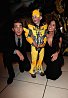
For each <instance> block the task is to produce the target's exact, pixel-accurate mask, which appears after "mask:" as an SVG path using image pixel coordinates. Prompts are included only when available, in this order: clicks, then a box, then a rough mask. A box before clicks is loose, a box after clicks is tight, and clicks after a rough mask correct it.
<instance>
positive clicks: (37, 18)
mask: <svg viewBox="0 0 68 98" xmlns="http://www.w3.org/2000/svg"><path fill="white" fill-rule="evenodd" d="M32 20H33V22H34V23H35V24H36V25H37V24H40V20H41V16H40V17H37V16H32Z"/></svg>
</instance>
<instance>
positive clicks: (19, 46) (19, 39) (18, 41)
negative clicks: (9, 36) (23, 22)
mask: <svg viewBox="0 0 68 98" xmlns="http://www.w3.org/2000/svg"><path fill="white" fill-rule="evenodd" d="M18 47H20V38H18Z"/></svg>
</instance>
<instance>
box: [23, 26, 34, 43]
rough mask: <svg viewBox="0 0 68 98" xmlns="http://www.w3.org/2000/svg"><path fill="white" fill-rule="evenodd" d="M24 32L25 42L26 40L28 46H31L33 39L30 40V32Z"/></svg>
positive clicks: (27, 30) (26, 30)
mask: <svg viewBox="0 0 68 98" xmlns="http://www.w3.org/2000/svg"><path fill="white" fill-rule="evenodd" d="M24 31H25V37H26V40H27V41H28V42H29V43H30V44H32V43H33V39H32V37H31V34H30V30H29V29H26V28H24Z"/></svg>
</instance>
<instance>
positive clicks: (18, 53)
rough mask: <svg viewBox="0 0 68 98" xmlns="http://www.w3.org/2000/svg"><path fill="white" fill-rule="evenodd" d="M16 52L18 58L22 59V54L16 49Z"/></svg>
mask: <svg viewBox="0 0 68 98" xmlns="http://www.w3.org/2000/svg"><path fill="white" fill-rule="evenodd" d="M16 54H17V55H18V56H19V58H20V60H22V61H23V60H24V56H23V54H22V53H21V52H20V51H19V50H16Z"/></svg>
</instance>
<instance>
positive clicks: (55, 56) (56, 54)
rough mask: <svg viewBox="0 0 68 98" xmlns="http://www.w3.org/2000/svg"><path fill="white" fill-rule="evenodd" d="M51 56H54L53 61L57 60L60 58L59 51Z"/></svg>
mask: <svg viewBox="0 0 68 98" xmlns="http://www.w3.org/2000/svg"><path fill="white" fill-rule="evenodd" d="M51 57H52V59H51V61H55V60H57V58H58V52H55V53H54V54H52V56H51Z"/></svg>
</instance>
